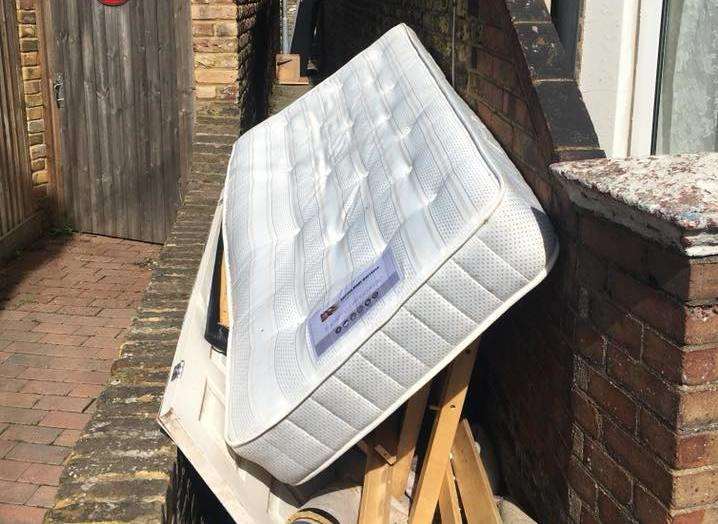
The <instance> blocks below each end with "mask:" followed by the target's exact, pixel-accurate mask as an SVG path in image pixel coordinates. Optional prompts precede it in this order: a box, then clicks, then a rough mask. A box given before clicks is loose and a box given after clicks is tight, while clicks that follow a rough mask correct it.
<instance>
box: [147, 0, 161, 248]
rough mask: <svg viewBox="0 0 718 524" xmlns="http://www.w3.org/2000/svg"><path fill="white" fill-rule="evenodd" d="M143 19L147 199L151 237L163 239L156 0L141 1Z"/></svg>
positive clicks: (158, 239)
mask: <svg viewBox="0 0 718 524" xmlns="http://www.w3.org/2000/svg"><path fill="white" fill-rule="evenodd" d="M142 4H143V6H144V19H145V47H146V54H145V71H146V73H147V95H146V96H147V103H148V108H149V112H148V115H149V118H148V122H147V124H148V125H147V126H146V129H145V134H146V136H147V141H146V145H147V160H148V164H147V167H148V170H147V173H148V181H149V184H148V186H149V187H148V192H147V194H148V195H151V196H152V200H151V202H148V210H149V212H150V220H149V222H150V224H151V226H152V238H153V239H154V240H155V241H157V242H160V241H162V239H164V238H165V234H166V232H165V224H164V216H162V219H161V220H160V219H157V216H158V215H157V213H158V212H160V210H163V209H164V196H163V193H164V186H163V184H162V171H161V169H162V114H161V111H160V109H161V107H162V97H161V95H160V52H159V47H160V44H159V40H158V35H157V31H156V28H157V4H158V0H143V1H142Z"/></svg>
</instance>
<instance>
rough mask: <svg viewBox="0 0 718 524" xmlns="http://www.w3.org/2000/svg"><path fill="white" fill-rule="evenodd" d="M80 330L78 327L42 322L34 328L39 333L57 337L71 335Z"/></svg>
mask: <svg viewBox="0 0 718 524" xmlns="http://www.w3.org/2000/svg"><path fill="white" fill-rule="evenodd" d="M77 330H78V327H77V326H73V325H68V324H54V323H50V322H42V323H40V324H38V325H37V326H35V327H34V328H33V331H36V332H38V333H52V334H55V335H70V334H72V333H74V332H76V331H77Z"/></svg>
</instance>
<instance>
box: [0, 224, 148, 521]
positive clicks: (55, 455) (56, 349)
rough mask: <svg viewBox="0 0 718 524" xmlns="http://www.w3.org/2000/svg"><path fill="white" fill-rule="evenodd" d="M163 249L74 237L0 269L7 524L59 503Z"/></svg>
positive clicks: (0, 497) (0, 406) (2, 514)
mask: <svg viewBox="0 0 718 524" xmlns="http://www.w3.org/2000/svg"><path fill="white" fill-rule="evenodd" d="M159 249H160V246H156V245H151V244H144V243H141V242H131V241H127V240H118V239H111V238H105V237H97V236H92V235H74V236H71V237H63V238H55V239H44V240H41V241H39V242H38V243H37V244H36V245H34V246H33V247H32V248H30V249H29V250H27V251H26V252H23V253H19V254H18V257H17V258H16V259H15V260H14V261H11V262H10V263H8V264H5V265H2V266H0V523H18V524H20V523H25V522H28V523H31V522H33V523H34V522H41V521H42V518H43V516H44V514H45V511H46V509H45V508H47V507H50V506H51V505H52V500H53V498H54V496H55V492H56V488H55V486H57V482H58V477H59V475H60V472H61V471H62V463H63V461H64V460H65V458H66V457H67V456H68V455H69V453H70V450H71V447H72V445H73V444H74V443H75V441H76V440H77V438H78V437H79V435H80V433H81V431H82V428H83V427H84V426H85V424H86V423H87V421H88V420H89V418H90V414H91V412H92V410H93V403H94V400H95V397H97V395H98V394H99V393H100V392H101V391H102V388H103V384H105V382H106V381H107V379H108V377H109V371H110V367H111V366H112V362H113V360H114V359H115V358H116V357H117V355H118V353H119V347H120V344H121V342H122V339H123V337H124V333H125V330H126V328H127V327H128V326H129V324H130V322H131V320H132V317H133V316H134V313H135V308H136V307H137V305H138V304H139V301H140V298H141V296H142V291H143V290H144V288H145V286H146V285H147V282H148V280H149V276H150V269H149V266H150V265H151V261H152V260H153V259H154V258H155V257H156V256H157V254H158V252H159Z"/></svg>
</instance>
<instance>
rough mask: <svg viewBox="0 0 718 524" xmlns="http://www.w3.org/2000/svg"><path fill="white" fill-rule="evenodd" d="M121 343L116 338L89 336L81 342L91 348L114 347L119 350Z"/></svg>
mask: <svg viewBox="0 0 718 524" xmlns="http://www.w3.org/2000/svg"><path fill="white" fill-rule="evenodd" d="M121 343H122V341H121V340H117V339H116V338H111V337H90V338H88V339H87V340H86V341H85V342H83V344H82V345H83V346H85V347H91V348H106V349H111V348H115V349H118V350H119V347H120V344H121Z"/></svg>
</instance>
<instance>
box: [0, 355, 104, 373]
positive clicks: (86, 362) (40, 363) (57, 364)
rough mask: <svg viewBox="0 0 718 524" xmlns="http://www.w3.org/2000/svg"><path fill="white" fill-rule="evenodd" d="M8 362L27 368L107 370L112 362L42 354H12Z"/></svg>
mask: <svg viewBox="0 0 718 524" xmlns="http://www.w3.org/2000/svg"><path fill="white" fill-rule="evenodd" d="M8 362H9V363H12V364H16V365H21V366H27V367H28V368H47V369H61V370H65V369H67V370H78V371H109V369H110V367H111V365H112V363H111V362H107V361H106V360H102V359H94V358H74V357H59V356H53V357H47V356H42V355H21V354H17V355H13V356H12V357H10V358H9V359H8Z"/></svg>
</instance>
